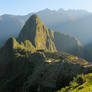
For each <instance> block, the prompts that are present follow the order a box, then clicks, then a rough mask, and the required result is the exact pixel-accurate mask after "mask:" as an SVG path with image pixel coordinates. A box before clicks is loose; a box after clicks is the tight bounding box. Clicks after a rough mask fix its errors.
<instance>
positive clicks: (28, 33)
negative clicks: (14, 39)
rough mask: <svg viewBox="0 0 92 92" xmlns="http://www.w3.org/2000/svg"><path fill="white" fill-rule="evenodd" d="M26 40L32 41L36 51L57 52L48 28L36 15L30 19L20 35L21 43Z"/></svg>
mask: <svg viewBox="0 0 92 92" xmlns="http://www.w3.org/2000/svg"><path fill="white" fill-rule="evenodd" d="M25 40H30V41H31V42H32V44H33V46H34V47H35V48H36V49H44V50H50V51H56V47H55V45H54V42H53V41H52V38H51V37H50V34H49V31H48V28H47V27H46V26H45V25H44V24H43V22H42V21H41V20H40V18H39V17H38V16H37V15H36V14H34V15H32V16H31V17H30V18H29V19H28V21H27V22H26V23H25V25H24V27H23V28H22V31H21V32H20V34H19V37H18V41H19V42H21V41H25Z"/></svg>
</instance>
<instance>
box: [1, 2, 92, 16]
mask: <svg viewBox="0 0 92 92" xmlns="http://www.w3.org/2000/svg"><path fill="white" fill-rule="evenodd" d="M91 3H92V1H91V0H77V1H74V0H69V1H67V0H58V1H57V0H54V1H53V0H50V1H49V0H44V1H43V0H38V1H36V0H16V1H11V2H10V1H9V0H7V1H6V0H2V1H1V2H0V15H3V14H14V15H26V14H28V13H30V12H37V11H40V10H43V9H46V8H48V9H51V10H58V9H60V8H62V9H64V10H68V9H78V10H80V9H82V10H86V11H88V12H92V6H91Z"/></svg>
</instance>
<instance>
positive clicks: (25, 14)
mask: <svg viewBox="0 0 92 92" xmlns="http://www.w3.org/2000/svg"><path fill="white" fill-rule="evenodd" d="M46 9H48V10H51V11H59V10H61V9H62V10H64V11H69V10H75V11H85V12H89V13H92V12H90V11H87V10H84V9H64V8H59V9H50V8H44V9H41V10H38V11H33V12H32V11H30V12H28V13H26V14H14V13H4V14H1V15H0V16H3V15H15V16H18V15H19V16H25V15H28V14H30V13H37V12H40V11H44V10H46Z"/></svg>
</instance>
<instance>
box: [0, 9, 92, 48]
mask: <svg viewBox="0 0 92 92" xmlns="http://www.w3.org/2000/svg"><path fill="white" fill-rule="evenodd" d="M32 14H34V13H30V14H28V15H23V16H16V15H7V14H5V15H2V16H0V30H1V31H0V46H2V45H3V44H4V43H5V41H6V40H7V39H8V38H9V37H13V36H15V37H16V36H18V34H19V32H20V31H21V29H22V27H23V25H24V23H25V22H26V20H27V19H28V18H29V17H30V16H31V15H32ZM36 14H38V15H39V16H40V18H41V20H42V21H43V22H44V24H45V25H46V26H47V27H48V28H51V29H53V30H54V31H59V32H65V33H68V34H71V35H73V36H76V37H77V38H78V39H79V40H80V41H81V42H82V43H83V44H87V43H88V42H90V41H91V40H92V39H91V34H90V32H91V30H92V27H91V24H92V23H91V22H92V14H91V13H89V12H87V11H84V10H63V9H59V10H57V11H56V10H50V9H44V10H41V11H39V12H36Z"/></svg>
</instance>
